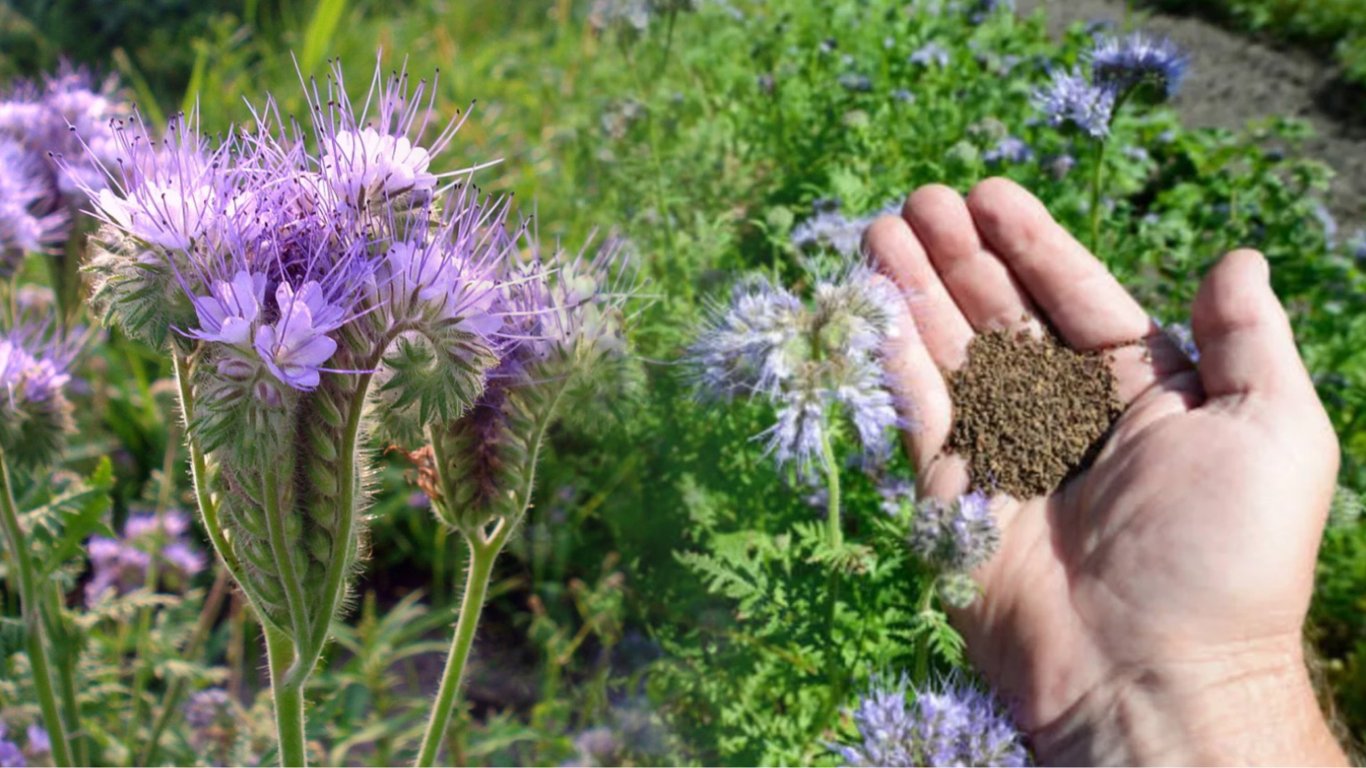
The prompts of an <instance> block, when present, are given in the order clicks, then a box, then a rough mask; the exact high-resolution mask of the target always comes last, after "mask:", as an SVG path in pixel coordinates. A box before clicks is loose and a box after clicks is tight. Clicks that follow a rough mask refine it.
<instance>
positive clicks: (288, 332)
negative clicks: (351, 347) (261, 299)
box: [256, 280, 342, 392]
mask: <svg viewBox="0 0 1366 768" xmlns="http://www.w3.org/2000/svg"><path fill="white" fill-rule="evenodd" d="M275 304H276V306H277V308H278V309H279V312H280V319H278V320H276V321H275V322H274V323H273V324H271V325H263V326H261V327H260V328H258V329H256V353H257V354H259V355H260V356H261V360H262V361H264V362H265V364H266V367H267V368H269V369H270V372H271V373H273V374H275V377H276V378H277V379H279V380H280V381H282V382H284V383H285V384H288V385H289V386H291V387H293V388H295V389H298V390H302V391H305V392H307V391H308V390H311V389H313V388H315V387H317V386H318V382H319V381H320V379H321V370H322V366H323V364H324V363H326V362H327V361H328V360H329V359H330V358H331V357H332V353H334V352H336V351H337V342H336V341H334V340H333V339H331V338H330V337H328V336H327V333H329V332H330V331H332V330H333V329H335V328H336V327H337V326H339V325H341V320H342V317H341V310H340V308H338V307H336V306H334V305H332V304H330V303H328V301H327V300H326V298H324V297H323V292H322V288H321V287H320V286H319V285H318V283H317V282H316V281H312V280H310V281H308V282H306V283H304V284H303V285H302V286H300V287H299V291H298V293H295V291H294V289H293V288H291V287H290V285H289V283H280V285H279V286H278V287H277V288H276V289H275Z"/></svg>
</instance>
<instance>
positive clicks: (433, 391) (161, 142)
mask: <svg viewBox="0 0 1366 768" xmlns="http://www.w3.org/2000/svg"><path fill="white" fill-rule="evenodd" d="M305 88H306V96H307V100H308V109H307V114H308V117H307V119H306V120H305V121H304V122H303V123H302V124H299V123H295V122H293V121H290V122H286V121H284V120H282V119H281V117H280V115H279V112H278V109H277V107H276V105H275V103H274V101H273V100H271V99H267V100H266V101H265V103H264V104H263V105H261V106H260V107H258V108H257V109H256V110H255V112H254V120H253V121H252V122H251V123H250V124H249V126H248V127H246V128H242V129H238V130H236V131H233V132H231V133H229V134H228V135H226V136H225V137H223V138H221V139H219V140H218V141H215V142H210V141H208V140H207V139H205V138H204V137H203V136H201V135H200V133H199V131H198V129H197V126H196V124H195V121H194V119H193V118H191V117H185V116H180V117H177V118H176V119H174V120H172V121H171V123H170V124H169V126H167V129H166V131H165V132H164V134H162V135H160V136H157V135H154V134H153V133H152V132H150V131H149V130H148V129H147V126H146V125H145V124H144V123H143V122H142V120H141V118H140V117H138V116H136V115H135V116H134V117H133V118H131V119H129V120H127V121H123V122H120V123H119V124H117V125H116V131H115V139H116V144H117V148H118V151H117V158H116V161H115V162H114V163H113V164H112V165H111V167H113V168H117V170H118V172H117V174H115V176H114V178H113V179H112V180H111V183H110V185H109V187H108V188H105V189H101V190H94V189H91V190H90V191H91V193H92V195H93V197H94V198H95V209H96V213H97V215H98V216H99V218H100V219H101V221H102V222H103V224H102V226H101V228H100V230H99V231H98V232H97V233H96V235H95V236H94V238H93V239H94V247H93V248H92V255H91V258H90V261H89V266H88V271H89V272H90V273H91V274H92V276H93V282H94V291H93V300H94V304H95V306H96V308H97V309H98V310H100V311H101V312H102V313H103V314H104V315H105V317H106V318H107V320H108V321H109V322H111V323H113V324H116V325H118V326H119V327H120V328H121V329H122V330H123V331H124V332H125V333H127V334H128V335H130V336H132V337H135V338H138V339H141V340H143V341H145V342H147V343H150V344H152V345H155V346H158V347H161V348H164V349H168V351H170V352H171V353H172V354H173V355H174V357H175V359H176V361H177V363H178V365H179V366H180V367H179V369H178V372H179V375H180V376H181V377H182V383H184V384H187V385H188V387H189V395H188V396H187V397H186V398H184V402H183V403H182V404H183V405H184V406H185V407H186V408H187V410H190V411H192V416H191V418H190V422H189V426H190V436H191V438H192V439H193V441H194V444H195V446H196V447H198V448H200V449H202V450H204V451H205V452H206V453H207V455H208V460H209V462H210V463H211V464H212V466H213V468H214V470H215V471H213V472H211V473H209V476H208V477H207V478H202V479H201V480H200V481H201V482H206V483H209V484H210V490H211V492H212V493H213V494H214V495H215V498H216V499H217V509H216V510H215V513H216V514H215V517H216V520H215V521H210V520H208V518H207V516H206V528H207V529H208V533H209V535H210V538H211V539H212V540H213V541H214V543H215V546H216V548H217V549H218V551H219V552H220V554H222V555H223V557H224V559H225V562H226V563H227V564H228V566H229V568H230V570H231V571H232V572H233V575H234V576H236V577H237V578H238V580H239V582H241V583H242V584H243V587H244V590H245V591H246V592H247V594H248V596H249V597H250V598H251V599H252V602H253V604H254V605H255V606H256V607H257V609H258V611H260V612H261V613H262V614H263V618H265V619H266V620H267V621H269V622H271V623H272V624H274V625H275V626H276V627H277V628H280V629H282V630H285V631H287V632H288V633H289V634H290V636H291V637H293V638H294V639H295V640H296V641H297V642H298V643H299V644H300V645H299V647H300V649H301V654H304V655H307V656H309V657H312V656H315V655H316V654H317V653H319V652H320V649H321V645H322V642H323V639H324V638H325V637H326V635H327V628H328V626H329V622H330V621H331V619H332V617H333V615H334V614H335V612H336V611H337V610H338V609H339V607H340V606H341V605H342V603H343V602H344V596H345V595H344V593H345V584H346V575H347V574H349V573H350V572H351V570H352V567H353V565H354V563H355V561H356V558H357V557H359V556H360V553H361V552H363V546H362V543H361V532H362V529H363V525H364V518H363V515H362V514H361V511H362V510H363V507H364V503H365V488H366V484H365V482H364V478H365V476H366V474H367V472H368V471H369V466H370V464H369V461H370V460H369V458H368V457H367V456H365V455H364V453H363V450H362V448H363V446H364V441H365V440H366V439H367V438H368V437H369V436H370V435H372V434H374V433H376V432H383V433H385V434H386V435H387V436H388V437H390V438H391V439H394V440H398V441H406V440H410V439H411V438H412V437H413V436H414V435H425V434H427V433H428V432H430V431H433V430H435V431H441V430H442V429H444V427H445V425H450V424H453V423H457V422H461V421H462V420H464V419H466V417H473V415H474V414H477V413H483V412H486V410H487V409H485V408H483V407H482V406H481V407H476V403H478V402H481V398H484V399H485V400H488V399H497V398H498V397H502V396H504V393H506V392H507V391H508V390H509V389H511V388H512V385H511V384H508V383H507V382H510V381H514V380H515V381H521V380H522V379H521V378H518V377H519V376H521V375H522V374H521V373H520V372H521V371H528V372H530V373H528V374H527V375H528V376H530V377H531V378H533V379H535V380H537V381H540V380H543V378H544V377H542V375H541V373H542V370H543V368H542V366H541V365H540V361H541V357H543V356H553V354H558V353H554V352H552V348H553V350H563V349H570V350H573V354H574V355H579V354H580V350H582V349H583V348H584V347H585V346H591V345H585V344H581V343H580V342H581V341H583V340H584V339H589V338H591V339H593V340H595V341H603V343H604V345H605V346H610V344H607V342H606V340H605V339H604V337H605V336H606V335H609V334H607V333H606V332H605V331H603V330H602V329H603V328H604V327H605V326H606V325H608V324H609V323H608V322H607V318H608V316H612V318H613V319H615V318H616V316H615V315H614V314H613V310H614V309H615V308H617V307H619V304H620V302H619V301H617V300H616V299H615V298H613V297H611V296H609V294H610V293H611V291H610V290H608V289H609V287H610V284H609V281H608V278H607V277H606V276H605V275H604V274H603V273H602V270H605V269H607V268H608V266H610V265H608V264H607V263H606V262H603V263H602V264H599V263H597V262H593V263H592V264H589V265H586V264H584V263H582V262H569V261H568V260H565V259H561V258H560V257H559V256H558V255H555V256H545V257H543V256H542V255H541V250H540V248H539V247H538V246H537V244H536V243H535V241H534V236H533V235H532V234H531V233H530V232H528V231H527V228H526V227H525V226H523V225H521V224H516V223H513V222H511V221H510V219H511V215H510V206H509V203H508V202H507V201H506V200H499V199H493V198H489V197H487V196H485V195H483V194H481V193H480V192H479V191H478V189H477V188H476V187H474V185H473V184H472V183H471V176H472V174H473V172H474V171H476V170H478V169H479V168H481V167H484V166H483V165H473V166H469V167H464V168H457V169H454V170H443V169H441V166H440V165H439V164H438V160H437V158H439V157H441V156H442V155H443V154H444V153H445V152H446V151H447V150H448V149H449V147H450V145H451V143H452V140H453V138H454V136H455V135H456V132H457V131H458V130H459V128H460V126H461V125H462V123H463V117H457V118H456V119H453V120H451V121H449V122H446V123H444V125H443V124H441V123H437V122H435V121H434V119H433V118H434V113H435V92H436V89H435V88H434V87H433V86H431V85H429V84H428V83H426V82H425V81H419V82H417V83H413V82H410V80H409V78H408V76H407V74H406V73H405V72H403V71H399V72H395V73H392V74H390V75H388V76H385V75H384V74H383V73H382V71H380V70H377V71H376V73H375V76H374V78H373V79H372V80H371V82H370V89H369V93H368V94H367V95H366V97H365V99H364V100H363V101H356V102H353V101H352V100H351V98H350V96H349V94H348V92H347V89H346V86H345V83H344V82H343V78H342V70H341V66H340V64H337V65H335V66H334V67H333V69H332V71H331V74H330V76H329V77H328V78H327V79H326V80H325V82H324V83H322V84H319V83H317V82H314V81H310V82H309V83H307V84H306V85H305ZM529 294H530V295H529ZM617 314H619V313H617ZM575 359H576V360H577V359H578V358H575ZM552 378H553V377H552ZM562 378H563V377H562ZM486 387H487V391H486ZM508 399H512V398H511V397H510V396H508ZM468 435H470V436H472V437H471V440H472V441H471V442H467V443H465V444H462V445H460V446H452V448H451V450H452V452H453V453H454V454H458V455H459V456H461V457H462V459H461V460H465V461H470V460H471V459H468V457H469V456H472V455H476V454H479V453H480V452H481V451H482V452H485V453H488V452H490V451H496V450H502V449H501V447H498V448H490V447H489V445H490V444H491V441H496V440H499V439H502V438H501V433H500V432H498V431H497V430H493V429H489V430H485V431H482V432H478V431H476V432H470V433H468ZM498 445H499V446H502V443H499V444H498ZM502 456H503V461H504V464H506V461H507V454H503V455H502ZM532 458H533V459H534V457H532ZM525 463H526V462H525V461H523V462H522V464H525ZM460 477H462V479H463V477H464V475H461V476H460ZM434 501H436V500H435V499H434ZM282 520H285V521H288V522H287V524H286V523H282V522H280V521H282ZM301 664H303V665H304V666H308V662H307V660H303V661H301Z"/></svg>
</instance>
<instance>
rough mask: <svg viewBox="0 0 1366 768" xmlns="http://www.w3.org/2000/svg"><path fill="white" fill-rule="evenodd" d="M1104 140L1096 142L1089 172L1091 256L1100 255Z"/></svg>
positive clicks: (1099, 256) (1098, 256) (1106, 142)
mask: <svg viewBox="0 0 1366 768" xmlns="http://www.w3.org/2000/svg"><path fill="white" fill-rule="evenodd" d="M1108 143H1109V142H1108V141H1106V140H1105V139H1097V140H1096V166H1095V168H1093V169H1092V170H1091V243H1090V246H1091V255H1093V256H1095V257H1096V258H1098V259H1099V258H1101V255H1100V185H1101V182H1102V181H1103V180H1104V175H1105V145H1106V144H1108Z"/></svg>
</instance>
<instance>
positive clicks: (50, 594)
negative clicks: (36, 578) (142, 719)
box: [46, 582, 90, 765]
mask: <svg viewBox="0 0 1366 768" xmlns="http://www.w3.org/2000/svg"><path fill="white" fill-rule="evenodd" d="M46 592H47V609H48V617H47V620H48V632H49V633H51V634H50V636H51V637H52V642H53V645H54V646H56V650H57V659H56V662H55V663H54V665H53V666H55V667H56V668H57V682H58V685H59V686H60V691H59V692H60V694H61V697H62V716H63V717H65V718H66V728H67V733H68V734H70V736H71V742H72V748H73V750H74V754H73V755H72V757H73V759H74V760H75V762H76V764H77V765H90V747H89V743H88V739H87V737H86V735H85V734H83V733H81V708H80V698H79V695H78V694H77V692H76V660H77V659H76V657H77V656H78V651H77V650H76V647H75V646H74V645H73V644H72V643H71V642H70V639H69V638H68V637H67V636H66V630H65V628H64V627H63V626H62V623H61V616H62V594H61V590H60V588H59V587H58V586H57V583H56V582H53V583H52V584H50V585H48V589H47V590H46Z"/></svg>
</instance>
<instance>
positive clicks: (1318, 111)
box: [1018, 0, 1366, 233]
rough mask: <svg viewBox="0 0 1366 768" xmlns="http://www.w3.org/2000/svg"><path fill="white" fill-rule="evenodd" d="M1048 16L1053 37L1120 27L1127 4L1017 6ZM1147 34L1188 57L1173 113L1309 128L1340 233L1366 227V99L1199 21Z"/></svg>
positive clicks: (1159, 22) (1179, 19)
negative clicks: (1083, 26)
mask: <svg viewBox="0 0 1366 768" xmlns="http://www.w3.org/2000/svg"><path fill="white" fill-rule="evenodd" d="M1018 7H1019V11H1020V13H1021V14H1028V13H1032V12H1033V11H1034V10H1035V9H1037V8H1043V9H1044V10H1045V12H1046V13H1047V14H1048V23H1049V27H1050V29H1051V30H1052V31H1053V32H1054V34H1060V33H1061V32H1062V31H1063V30H1064V29H1066V28H1067V27H1068V26H1069V25H1071V24H1072V23H1074V22H1078V21H1081V22H1087V21H1092V20H1108V21H1119V20H1121V19H1123V18H1124V14H1125V2H1124V0H1020V2H1019V4H1018ZM1143 28H1144V29H1146V30H1149V31H1151V32H1155V33H1158V34H1162V35H1166V36H1168V37H1170V38H1171V39H1172V40H1174V41H1175V42H1176V43H1177V44H1179V45H1180V46H1181V47H1182V49H1184V50H1185V51H1186V52H1187V53H1189V55H1190V57H1191V68H1190V73H1189V75H1188V76H1187V78H1186V82H1185V84H1184V85H1183V86H1182V90H1181V94H1180V96H1178V97H1177V100H1176V104H1175V106H1176V108H1177V110H1178V111H1179V112H1180V113H1181V115H1182V117H1183V118H1184V119H1185V120H1186V123H1187V125H1191V126H1196V127H1221V128H1229V129H1238V128H1241V127H1243V126H1244V125H1246V124H1247V123H1248V121H1250V120H1256V119H1260V118H1265V117H1273V116H1276V115H1283V116H1288V117H1298V118H1301V119H1303V120H1306V121H1308V122H1309V123H1310V124H1311V125H1312V126H1313V127H1314V131H1315V133H1316V136H1315V137H1314V138H1313V139H1310V140H1309V141H1308V142H1307V143H1306V145H1305V147H1304V151H1305V152H1306V154H1308V155H1309V156H1310V157H1314V158H1316V159H1318V160H1321V161H1323V162H1325V163H1327V164H1328V165H1329V166H1330V167H1332V168H1333V169H1334V170H1335V171H1336V172H1337V178H1336V179H1335V180H1334V182H1333V190H1332V194H1331V196H1330V198H1329V201H1328V202H1329V207H1330V208H1331V209H1332V211H1333V213H1334V215H1336V216H1337V218H1338V220H1339V222H1340V224H1341V228H1342V231H1343V232H1344V233H1350V232H1352V231H1355V230H1356V229H1358V228H1361V227H1366V118H1363V117H1362V115H1363V114H1366V110H1363V109H1362V107H1363V106H1366V105H1363V103H1362V102H1363V101H1366V93H1363V91H1362V90H1361V89H1354V88H1351V87H1348V86H1344V85H1343V84H1342V83H1341V81H1339V80H1338V78H1337V76H1336V73H1335V71H1334V69H1333V67H1332V66H1331V65H1329V64H1327V63H1325V62H1323V61H1319V60H1317V59H1316V58H1315V57H1314V56H1313V55H1311V54H1309V53H1307V52H1305V51H1299V50H1288V49H1282V48H1278V47H1272V46H1270V45H1268V44H1266V43H1263V42H1260V41H1257V40H1254V39H1252V38H1250V37H1248V36H1245V35H1242V34H1239V33H1237V32H1233V31H1230V30H1227V29H1224V28H1222V27H1219V26H1216V25H1215V24H1213V23H1211V22H1209V21H1207V20H1205V19H1201V18H1196V17H1190V16H1174V15H1170V14H1166V13H1156V12H1154V13H1151V16H1149V17H1148V18H1147V20H1146V21H1144V23H1143Z"/></svg>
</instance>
